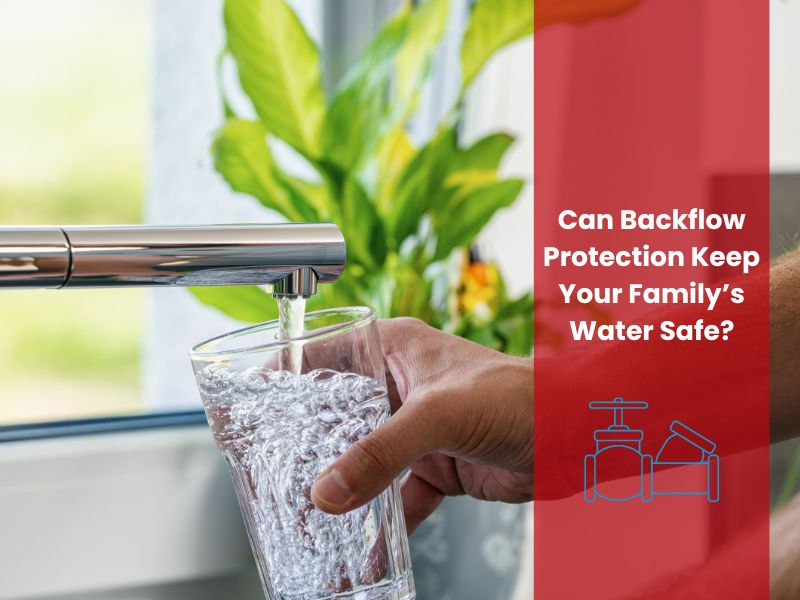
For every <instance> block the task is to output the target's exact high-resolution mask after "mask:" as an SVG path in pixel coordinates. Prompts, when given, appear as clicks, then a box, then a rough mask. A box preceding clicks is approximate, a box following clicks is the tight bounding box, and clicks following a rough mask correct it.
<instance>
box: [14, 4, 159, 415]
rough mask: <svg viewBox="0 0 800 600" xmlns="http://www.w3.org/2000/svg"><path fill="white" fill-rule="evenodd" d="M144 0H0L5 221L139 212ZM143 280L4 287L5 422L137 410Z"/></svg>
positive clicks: (145, 106)
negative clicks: (97, 285)
mask: <svg viewBox="0 0 800 600" xmlns="http://www.w3.org/2000/svg"><path fill="white" fill-rule="evenodd" d="M151 31H152V23H151V8H150V6H149V4H148V3H147V2H143V1H142V0H111V1H103V0H75V1H74V2H73V1H69V2H53V1H47V0H32V1H30V2H27V1H21V0H20V1H13V0H3V1H2V2H0V73H2V76H0V140H2V141H3V144H2V146H1V147H0V222H2V223H3V224H37V223H49V224H60V223H70V224H80V223H86V224H100V223H138V222H140V221H141V216H142V208H143V204H144V189H145V185H146V177H147V175H146V161H147V145H148V143H149V137H148V136H149V131H150V110H149V105H150V102H149V98H150V90H151V72H150V69H151V61H150V41H151ZM144 310H145V297H144V295H143V294H142V293H141V291H139V290H125V291H119V292H112V293H110V294H109V293H107V292H101V293H97V292H93V291H89V292H87V291H78V292H75V293H70V294H48V293H44V294H38V293H33V294H31V293H25V292H7V293H5V292H4V293H3V298H2V322H3V330H4V331H3V336H2V339H0V378H1V379H2V381H3V386H2V392H1V393H2V400H0V424H9V423H22V422H29V421H34V420H45V419H46V420H51V419H61V418H67V417H81V416H88V415H97V414H112V413H129V412H131V411H137V410H140V407H141V393H140V391H141V385H140V369H139V367H140V355H141V350H140V347H141V336H142V326H143V318H144Z"/></svg>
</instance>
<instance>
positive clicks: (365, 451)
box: [311, 402, 443, 515]
mask: <svg viewBox="0 0 800 600" xmlns="http://www.w3.org/2000/svg"><path fill="white" fill-rule="evenodd" d="M435 429H436V428H434V427H432V426H431V418H430V415H427V414H425V411H424V410H423V405H422V403H414V402H408V403H406V404H405V405H403V407H402V408H400V410H398V411H397V412H396V413H395V414H394V415H393V416H392V417H390V418H389V420H388V421H386V422H385V423H384V424H383V425H381V426H380V427H379V428H378V429H376V430H375V431H373V432H372V433H370V434H369V435H368V436H366V437H365V438H364V439H362V440H360V441H358V442H356V443H355V445H354V446H353V447H352V448H350V449H349V450H348V451H347V452H345V453H344V454H343V455H342V456H341V457H339V459H337V460H336V461H334V462H333V463H332V464H331V465H330V466H329V467H328V468H327V469H325V470H324V471H323V472H322V473H321V474H320V475H319V476H318V477H317V480H316V481H315V482H314V485H313V486H312V488H311V500H312V501H313V502H314V504H315V505H316V506H317V508H319V509H321V510H323V511H325V512H327V513H331V514H337V515H338V514H342V513H345V512H348V511H350V510H353V509H354V508H357V507H359V506H361V505H362V504H366V503H367V502H369V501H370V500H372V499H373V498H375V497H376V496H377V495H378V494H380V493H381V492H382V491H383V490H385V489H386V488H387V487H388V486H389V484H390V483H391V482H392V480H393V479H394V478H395V477H397V476H398V475H399V474H400V473H401V472H402V471H403V469H405V468H406V467H408V466H409V465H410V464H411V463H413V462H415V461H416V460H418V459H419V458H421V457H422V456H424V455H426V454H429V453H430V452H433V451H434V450H436V449H438V446H440V444H441V442H442V441H443V440H439V439H437V438H436V437H435V436H436V433H435V431H434V430H435Z"/></svg>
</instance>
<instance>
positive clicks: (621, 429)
mask: <svg viewBox="0 0 800 600" xmlns="http://www.w3.org/2000/svg"><path fill="white" fill-rule="evenodd" d="M647 406H648V404H647V402H643V401H639V400H623V399H622V398H620V397H617V398H614V399H613V400H600V401H596V402H590V403H589V408H590V409H592V410H610V411H613V412H614V424H613V425H610V426H609V427H608V428H607V429H598V430H596V431H595V432H594V440H595V444H596V447H595V452H594V454H587V455H586V456H585V457H584V459H583V481H584V488H583V497H584V500H586V501H587V502H594V501H595V500H597V499H598V498H602V499H604V500H611V501H614V502H624V501H626V500H634V499H636V498H641V500H642V501H643V502H651V501H652V500H653V497H654V496H656V495H673V496H674V495H690V496H705V497H706V498H707V499H708V501H709V502H718V501H719V456H717V455H716V454H714V451H715V450H716V448H717V445H716V444H715V443H714V442H712V441H711V440H709V439H708V438H706V437H704V436H702V435H700V434H699V433H697V432H696V431H695V430H693V429H691V428H690V427H687V426H686V425H684V424H683V423H681V422H680V421H673V422H672V425H670V428H669V429H670V433H671V435H670V436H669V437H668V438H667V439H666V440H665V441H664V443H663V445H662V446H661V450H659V452H658V454H657V455H656V459H655V460H653V457H652V456H651V455H650V454H644V453H643V452H642V440H643V439H644V432H643V431H641V430H639V429H631V428H630V427H628V426H627V425H626V424H625V422H624V413H625V411H626V410H645V409H646V408H647ZM659 467H662V468H670V467H684V468H686V469H689V470H695V471H697V473H694V474H687V476H686V477H678V478H677V479H678V480H679V481H680V483H679V484H677V483H676V482H675V480H676V478H674V477H665V476H663V475H662V477H661V478H660V479H659V480H658V481H657V480H656V473H657V472H659V470H660V469H659ZM620 472H626V473H627V472H630V473H637V472H638V473H639V476H638V477H632V478H630V479H625V480H621V481H615V482H611V481H609V480H610V479H613V474H616V473H620ZM661 472H662V473H663V471H661ZM604 473H608V474H609V477H604ZM676 485H677V486H678V489H676V488H675V486H676Z"/></svg>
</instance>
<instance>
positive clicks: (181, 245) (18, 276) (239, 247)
mask: <svg viewBox="0 0 800 600" xmlns="http://www.w3.org/2000/svg"><path fill="white" fill-rule="evenodd" d="M344 264H345V241H344V237H343V236H342V232H341V231H340V230H339V228H338V227H337V226H336V225H334V224H332V223H308V224H278V225H274V224H273V225H186V226H148V225H142V226H139V225H135V226H134V225H122V226H111V227H2V228H0V288H77V287H128V286H139V287H141V286H205V285H267V286H271V288H272V293H273V295H275V296H303V297H308V296H311V295H313V294H314V293H316V291H317V282H322V283H329V282H333V281H336V280H337V279H338V278H339V275H341V273H342V270H343V269H344Z"/></svg>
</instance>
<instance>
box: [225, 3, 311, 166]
mask: <svg viewBox="0 0 800 600" xmlns="http://www.w3.org/2000/svg"><path fill="white" fill-rule="evenodd" d="M224 15H225V27H226V29H227V32H228V48H229V49H230V52H231V55H232V56H233V57H234V58H235V59H236V64H237V66H238V70H239V80H240V81H241V83H242V88H243V89H244V91H245V93H246V94H247V95H248V96H249V97H250V100H251V101H252V103H253V107H254V108H255V110H256V113H257V114H258V116H259V118H260V119H261V121H262V122H263V123H264V126H265V127H266V128H267V129H268V130H269V131H270V132H271V133H273V134H274V135H276V136H278V137H279V138H281V139H283V140H284V141H286V142H287V143H288V144H290V145H291V146H293V147H294V148H295V149H297V150H298V151H299V152H300V153H301V154H303V155H305V156H306V157H307V158H309V159H313V158H316V157H317V156H318V155H319V152H320V129H321V126H322V121H323V118H324V115H325V98H324V95H323V92H322V81H321V80H322V77H321V73H320V66H319V49H318V48H317V46H316V44H314V42H313V41H312V40H311V38H310V37H309V36H308V34H307V33H306V31H305V29H303V26H302V24H301V23H300V20H299V19H298V18H297V15H295V13H294V12H293V11H292V9H291V8H289V6H288V5H287V4H286V2H285V1H284V0H226V1H225V10H224Z"/></svg>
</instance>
